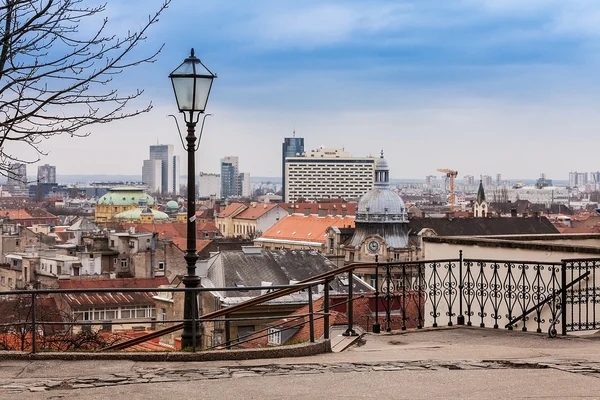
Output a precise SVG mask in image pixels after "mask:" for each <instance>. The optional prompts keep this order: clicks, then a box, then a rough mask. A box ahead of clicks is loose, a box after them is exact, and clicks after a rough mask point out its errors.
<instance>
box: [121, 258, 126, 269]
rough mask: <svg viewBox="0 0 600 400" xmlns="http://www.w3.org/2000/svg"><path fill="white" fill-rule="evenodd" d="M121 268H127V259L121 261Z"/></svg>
mask: <svg viewBox="0 0 600 400" xmlns="http://www.w3.org/2000/svg"><path fill="white" fill-rule="evenodd" d="M121 268H127V259H126V258H123V259H121Z"/></svg>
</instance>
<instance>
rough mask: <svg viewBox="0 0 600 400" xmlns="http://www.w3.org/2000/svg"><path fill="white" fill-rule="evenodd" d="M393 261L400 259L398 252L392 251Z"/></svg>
mask: <svg viewBox="0 0 600 400" xmlns="http://www.w3.org/2000/svg"><path fill="white" fill-rule="evenodd" d="M394 261H400V253H394Z"/></svg>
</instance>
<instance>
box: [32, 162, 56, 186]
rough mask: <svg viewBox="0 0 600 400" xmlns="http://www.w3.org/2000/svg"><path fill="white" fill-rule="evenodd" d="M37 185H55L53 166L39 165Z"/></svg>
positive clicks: (54, 168) (54, 169)
mask: <svg viewBox="0 0 600 400" xmlns="http://www.w3.org/2000/svg"><path fill="white" fill-rule="evenodd" d="M37 180H38V183H56V167H55V166H54V165H48V164H45V165H40V166H39V167H38V173H37Z"/></svg>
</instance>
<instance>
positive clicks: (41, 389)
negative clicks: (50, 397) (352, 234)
mask: <svg viewBox="0 0 600 400" xmlns="http://www.w3.org/2000/svg"><path fill="white" fill-rule="evenodd" d="M46 389H48V388H47V387H45V386H34V387H30V388H29V391H30V392H45V391H46Z"/></svg>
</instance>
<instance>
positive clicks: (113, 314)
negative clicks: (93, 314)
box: [104, 307, 119, 319]
mask: <svg viewBox="0 0 600 400" xmlns="http://www.w3.org/2000/svg"><path fill="white" fill-rule="evenodd" d="M118 311H119V308H118V307H107V308H106V312H105V315H104V319H117V312H118Z"/></svg>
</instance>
